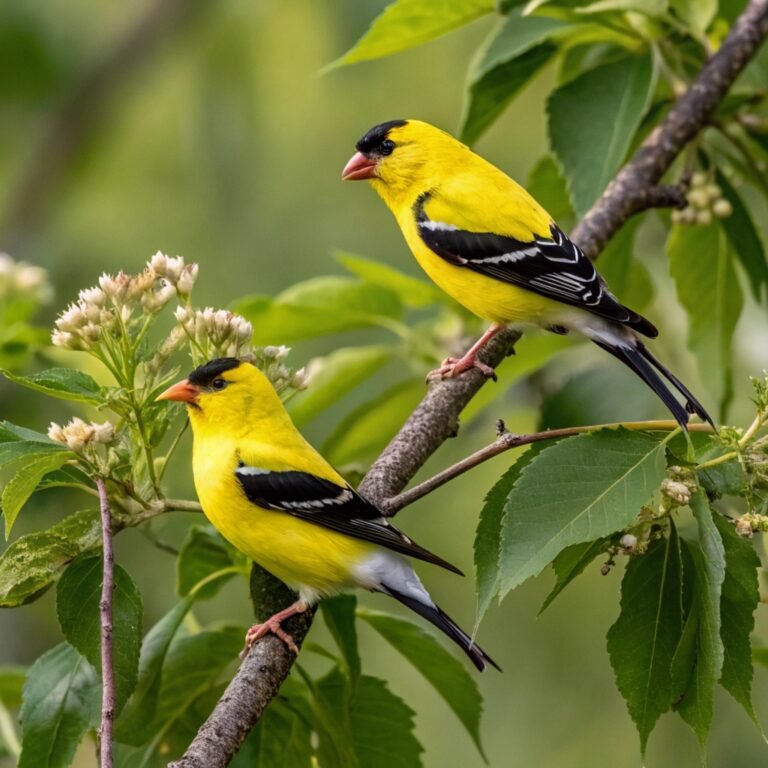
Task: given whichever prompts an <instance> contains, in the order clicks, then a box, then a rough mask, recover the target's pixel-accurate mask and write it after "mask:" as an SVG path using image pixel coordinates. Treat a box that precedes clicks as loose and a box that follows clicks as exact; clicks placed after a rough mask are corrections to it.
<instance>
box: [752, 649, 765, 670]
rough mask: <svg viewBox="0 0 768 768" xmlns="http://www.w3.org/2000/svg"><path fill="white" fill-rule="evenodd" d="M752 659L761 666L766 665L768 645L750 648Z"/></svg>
mask: <svg viewBox="0 0 768 768" xmlns="http://www.w3.org/2000/svg"><path fill="white" fill-rule="evenodd" d="M752 659H753V660H754V662H755V664H759V665H760V666H761V667H768V645H763V646H760V647H758V648H753V649H752Z"/></svg>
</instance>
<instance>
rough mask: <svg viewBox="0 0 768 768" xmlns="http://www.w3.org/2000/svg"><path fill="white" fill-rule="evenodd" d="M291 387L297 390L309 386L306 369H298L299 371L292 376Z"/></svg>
mask: <svg viewBox="0 0 768 768" xmlns="http://www.w3.org/2000/svg"><path fill="white" fill-rule="evenodd" d="M291 386H292V387H293V388H294V389H298V390H302V389H306V388H307V387H308V386H309V374H308V373H307V371H306V369H304V368H299V370H298V371H296V373H294V374H293V378H292V379H291Z"/></svg>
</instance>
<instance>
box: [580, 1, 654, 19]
mask: <svg viewBox="0 0 768 768" xmlns="http://www.w3.org/2000/svg"><path fill="white" fill-rule="evenodd" d="M667 3H668V0H596V2H594V3H590V4H589V5H585V6H579V7H578V8H576V9H575V10H576V13H585V14H592V13H608V12H610V11H637V12H638V13H644V14H646V15H647V16H660V15H661V14H662V13H664V12H665V11H666V10H667Z"/></svg>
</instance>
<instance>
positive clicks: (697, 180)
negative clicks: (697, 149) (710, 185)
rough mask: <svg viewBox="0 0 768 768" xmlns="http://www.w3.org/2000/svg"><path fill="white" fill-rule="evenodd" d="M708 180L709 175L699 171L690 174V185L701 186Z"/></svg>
mask: <svg viewBox="0 0 768 768" xmlns="http://www.w3.org/2000/svg"><path fill="white" fill-rule="evenodd" d="M708 181H709V177H708V176H707V174H706V173H702V172H701V171H698V172H697V173H694V174H693V176H691V186H692V187H703V186H704V185H705V184H706V183H707V182H708Z"/></svg>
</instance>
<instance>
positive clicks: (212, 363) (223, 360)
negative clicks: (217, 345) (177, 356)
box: [187, 357, 240, 387]
mask: <svg viewBox="0 0 768 768" xmlns="http://www.w3.org/2000/svg"><path fill="white" fill-rule="evenodd" d="M238 365H240V361H239V360H238V359H237V358H236V357H218V358H216V359H215V360H209V361H208V362H207V363H203V365H200V366H198V367H197V368H195V370H194V371H192V373H190V374H189V376H187V381H189V383H190V384H195V385H196V386H198V387H207V386H208V385H210V383H211V382H212V381H213V380H214V379H215V378H216V377H217V376H221V374H222V373H224V371H231V370H232V369H233V368H237V366H238Z"/></svg>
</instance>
